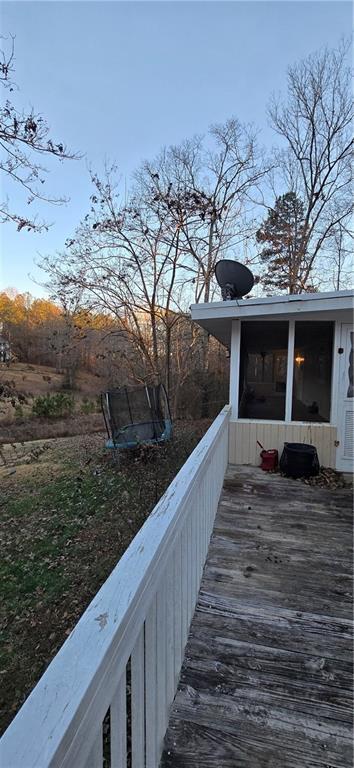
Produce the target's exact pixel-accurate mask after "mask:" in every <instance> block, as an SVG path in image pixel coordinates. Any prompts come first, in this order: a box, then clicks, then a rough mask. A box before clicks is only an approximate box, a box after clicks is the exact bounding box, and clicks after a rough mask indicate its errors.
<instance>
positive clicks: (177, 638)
mask: <svg viewBox="0 0 354 768" xmlns="http://www.w3.org/2000/svg"><path fill="white" fill-rule="evenodd" d="M173 588H174V597H173V602H174V611H175V621H174V651H175V653H174V689H175V690H176V688H177V683H178V676H179V672H180V669H181V664H182V658H183V653H182V540H181V536H179V537H178V540H177V542H176V546H175V551H174V555H173Z"/></svg>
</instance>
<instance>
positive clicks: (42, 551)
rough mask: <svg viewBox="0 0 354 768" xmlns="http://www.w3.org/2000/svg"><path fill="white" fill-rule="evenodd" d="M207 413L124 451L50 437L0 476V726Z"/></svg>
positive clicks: (97, 439) (95, 441)
mask: <svg viewBox="0 0 354 768" xmlns="http://www.w3.org/2000/svg"><path fill="white" fill-rule="evenodd" d="M207 426H208V425H207V423H206V422H201V423H197V424H196V423H193V424H192V425H188V424H187V425H184V426H183V427H180V428H178V429H177V430H176V436H175V438H174V440H173V441H171V443H169V444H166V446H164V447H159V448H151V449H144V450H142V451H140V452H136V453H129V454H125V455H124V456H123V459H122V460H121V462H120V464H119V465H118V464H117V462H115V461H114V459H113V457H112V454H110V453H108V452H107V451H105V449H104V447H103V445H104V438H103V435H91V436H89V437H85V438H83V437H73V438H65V439H60V440H56V441H53V442H52V443H51V445H50V448H49V449H48V450H46V452H45V454H43V456H41V457H40V458H39V459H38V460H37V461H36V462H34V463H33V464H31V465H30V466H28V465H26V466H25V467H21V466H18V467H17V469H16V473H14V474H10V472H9V471H7V468H5V469H4V470H3V474H2V476H1V478H0V482H1V493H2V496H1V500H0V512H1V535H2V551H3V556H2V559H1V565H0V583H1V592H2V600H1V608H0V633H1V634H0V637H1V654H0V675H1V678H0V679H1V692H2V699H3V701H2V702H1V727H2V730H3V729H4V728H5V727H6V726H7V724H8V723H9V722H10V721H11V719H12V718H13V717H14V715H15V714H16V712H17V710H18V709H19V707H20V706H21V704H22V703H23V701H24V700H25V698H26V697H27V696H28V694H29V693H30V691H31V689H32V688H33V686H34V684H35V683H36V681H37V680H38V679H39V677H40V676H41V674H42V673H43V672H44V670H45V669H46V667H47V666H48V663H49V662H50V661H51V659H52V658H53V656H54V655H55V653H56V652H57V651H58V649H59V648H60V646H61V645H62V643H63V642H64V640H65V638H66V636H67V635H68V634H69V633H70V632H71V630H72V629H73V627H74V625H75V623H76V622H77V620H78V619H79V617H80V615H81V614H82V612H83V611H84V609H85V608H86V606H87V605H88V603H89V602H90V600H91V599H92V598H93V597H94V595H95V594H96V592H97V590H98V589H99V587H100V586H101V585H102V583H103V582H104V580H105V579H106V578H107V576H108V575H109V573H110V572H111V570H112V569H113V568H114V566H115V565H116V563H117V562H118V560H119V559H120V557H121V555H122V554H123V552H124V551H125V549H126V548H127V546H128V545H129V543H130V541H131V540H132V538H133V537H134V535H135V534H136V533H137V531H138V530H139V528H140V527H141V525H142V524H143V522H144V521H145V519H146V518H147V516H148V515H149V514H150V512H151V510H152V508H153V507H154V505H155V503H156V502H157V501H158V499H159V498H160V496H161V495H162V493H163V492H164V491H165V489H166V488H167V486H168V485H169V483H170V482H171V480H172V479H173V477H174V476H175V474H176V472H177V471H178V469H179V468H180V466H181V465H182V464H183V462H184V461H185V459H186V458H187V456H188V455H189V453H190V452H191V450H192V449H193V448H194V446H195V445H196V443H197V442H198V440H199V439H200V437H201V436H202V434H203V433H204V431H205V429H206V427H207Z"/></svg>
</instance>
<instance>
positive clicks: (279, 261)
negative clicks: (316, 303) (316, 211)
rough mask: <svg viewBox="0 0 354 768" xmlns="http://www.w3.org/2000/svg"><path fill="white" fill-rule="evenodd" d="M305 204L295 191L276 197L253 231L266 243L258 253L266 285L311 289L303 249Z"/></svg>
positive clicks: (300, 291)
mask: <svg viewBox="0 0 354 768" xmlns="http://www.w3.org/2000/svg"><path fill="white" fill-rule="evenodd" d="M303 233H304V205H303V202H302V201H301V200H300V199H299V198H298V197H297V196H296V194H295V193H294V192H287V193H286V194H285V195H281V196H280V197H277V199H276V201H275V206H274V208H270V209H269V211H268V216H267V218H266V219H265V220H264V221H263V223H262V225H261V227H260V229H259V230H258V231H257V233H256V238H257V242H258V243H264V244H265V247H264V248H263V250H262V251H261V253H260V257H261V260H262V262H263V263H264V264H265V265H266V266H267V272H266V273H265V274H264V275H263V277H262V283H263V285H264V287H265V288H268V289H269V288H270V289H273V288H275V289H277V290H278V291H279V290H280V291H287V292H288V293H302V292H303V291H313V290H315V289H314V286H313V284H312V282H311V281H310V277H309V258H308V256H307V253H303V250H302V247H301V245H302V243H303Z"/></svg>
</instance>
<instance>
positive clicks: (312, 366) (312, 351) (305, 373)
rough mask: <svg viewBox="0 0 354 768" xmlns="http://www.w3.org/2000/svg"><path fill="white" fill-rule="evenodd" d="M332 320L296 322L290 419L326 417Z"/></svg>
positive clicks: (330, 370) (329, 401)
mask: <svg viewBox="0 0 354 768" xmlns="http://www.w3.org/2000/svg"><path fill="white" fill-rule="evenodd" d="M332 347H333V323H330V322H319V321H315V322H296V323H295V350H294V378H293V398H292V416H291V418H292V421H320V422H328V421H329V420H330V410H331V379H332Z"/></svg>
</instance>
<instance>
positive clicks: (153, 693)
mask: <svg viewBox="0 0 354 768" xmlns="http://www.w3.org/2000/svg"><path fill="white" fill-rule="evenodd" d="M156 620H157V616H156V598H154V600H153V601H152V604H151V607H150V609H149V612H148V615H147V617H146V620H145V739H146V768H156V766H157V764H158V751H157V736H156V723H157V666H158V663H159V660H158V658H157V631H158V630H157V626H156Z"/></svg>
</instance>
